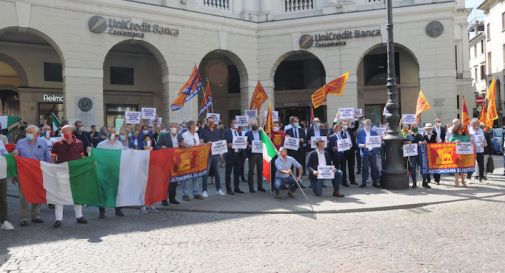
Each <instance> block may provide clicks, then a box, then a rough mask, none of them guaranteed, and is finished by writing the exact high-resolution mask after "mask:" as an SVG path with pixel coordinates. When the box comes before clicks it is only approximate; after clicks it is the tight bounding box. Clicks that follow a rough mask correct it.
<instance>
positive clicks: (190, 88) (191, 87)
mask: <svg viewBox="0 0 505 273" xmlns="http://www.w3.org/2000/svg"><path fill="white" fill-rule="evenodd" d="M200 89H202V83H201V81H200V73H199V72H198V68H196V65H195V67H193V71H192V72H191V75H190V76H189V79H188V81H187V82H186V83H185V84H184V85H183V86H182V87H181V89H179V93H178V94H177V97H176V98H175V99H174V100H173V101H172V103H171V105H170V108H171V109H172V111H177V110H180V109H181V108H182V107H183V106H184V103H186V102H188V101H189V100H191V99H192V98H193V97H195V96H197V95H198V93H199V92H200Z"/></svg>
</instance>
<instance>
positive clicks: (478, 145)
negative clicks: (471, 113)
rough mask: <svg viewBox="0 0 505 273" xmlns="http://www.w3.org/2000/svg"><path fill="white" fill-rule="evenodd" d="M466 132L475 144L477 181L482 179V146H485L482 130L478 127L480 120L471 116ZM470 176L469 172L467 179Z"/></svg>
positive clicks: (483, 169)
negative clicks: (477, 169)
mask: <svg viewBox="0 0 505 273" xmlns="http://www.w3.org/2000/svg"><path fill="white" fill-rule="evenodd" d="M468 134H469V135H470V139H471V141H472V143H473V144H474V145H475V153H476V155H477V165H478V167H479V182H482V179H484V171H485V168H484V147H486V146H487V142H486V137H485V136H484V131H482V129H481V128H480V121H479V120H478V119H476V118H473V119H472V121H471V122H470V126H469V127H468ZM471 177H472V174H471V173H468V177H467V178H468V179H470V178H471Z"/></svg>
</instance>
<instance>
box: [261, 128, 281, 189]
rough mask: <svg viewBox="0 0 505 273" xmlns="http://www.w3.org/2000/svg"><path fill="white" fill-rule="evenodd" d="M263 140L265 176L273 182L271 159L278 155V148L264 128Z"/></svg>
mask: <svg viewBox="0 0 505 273" xmlns="http://www.w3.org/2000/svg"><path fill="white" fill-rule="evenodd" d="M261 142H262V144H263V177H264V178H265V179H266V180H267V181H269V182H271V181H272V180H271V177H270V176H271V175H270V173H271V172H270V161H272V158H274V156H276V155H277V149H275V146H274V144H273V143H272V141H271V140H270V138H269V137H268V135H267V134H266V133H265V131H263V130H261Z"/></svg>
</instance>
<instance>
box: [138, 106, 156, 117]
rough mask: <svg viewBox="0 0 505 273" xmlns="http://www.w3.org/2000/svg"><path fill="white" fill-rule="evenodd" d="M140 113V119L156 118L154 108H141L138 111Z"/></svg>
mask: <svg viewBox="0 0 505 273" xmlns="http://www.w3.org/2000/svg"><path fill="white" fill-rule="evenodd" d="M140 112H141V113H142V119H149V120H151V119H155V118H156V108H152V107H142V108H141V109H140Z"/></svg>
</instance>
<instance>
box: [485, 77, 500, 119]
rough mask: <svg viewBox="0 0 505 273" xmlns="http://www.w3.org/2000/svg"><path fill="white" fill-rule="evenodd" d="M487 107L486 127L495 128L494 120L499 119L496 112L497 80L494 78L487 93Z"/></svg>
mask: <svg viewBox="0 0 505 273" xmlns="http://www.w3.org/2000/svg"><path fill="white" fill-rule="evenodd" d="M486 100H487V103H486V104H487V109H486V127H488V128H493V122H494V120H495V119H498V112H496V80H492V81H491V84H490V85H489V88H488V89H487V93H486Z"/></svg>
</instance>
